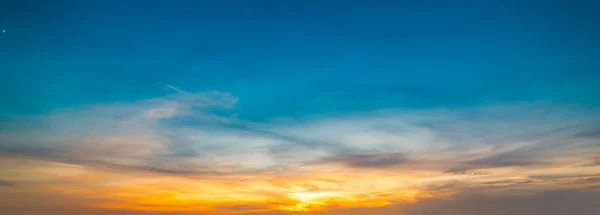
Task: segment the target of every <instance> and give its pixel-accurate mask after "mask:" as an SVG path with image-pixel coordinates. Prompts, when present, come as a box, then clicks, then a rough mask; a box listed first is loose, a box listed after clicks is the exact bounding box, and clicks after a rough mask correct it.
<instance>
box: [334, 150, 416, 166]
mask: <svg viewBox="0 0 600 215" xmlns="http://www.w3.org/2000/svg"><path fill="white" fill-rule="evenodd" d="M322 162H336V163H342V164H344V165H347V166H350V167H357V168H386V167H392V166H396V165H401V164H405V163H408V162H409V159H408V158H406V157H405V155H403V154H400V153H390V154H374V155H341V156H335V157H327V158H323V160H322Z"/></svg>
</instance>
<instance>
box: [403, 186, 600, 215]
mask: <svg viewBox="0 0 600 215" xmlns="http://www.w3.org/2000/svg"><path fill="white" fill-rule="evenodd" d="M597 199H600V193H599V192H582V191H549V192H541V193H537V194H531V195H529V194H528V195H510V194H502V195H485V194H481V193H478V194H464V195H457V196H454V197H452V198H449V199H428V200H422V201H419V202H417V203H415V204H412V205H407V206H405V207H404V209H402V211H403V212H404V213H405V214H407V215H414V214H419V215H434V214H436V215H437V214H440V213H443V214H447V215H500V214H514V215H529V214H546V215H566V214H582V215H592V214H595V213H597V211H600V205H599V204H598V203H597Z"/></svg>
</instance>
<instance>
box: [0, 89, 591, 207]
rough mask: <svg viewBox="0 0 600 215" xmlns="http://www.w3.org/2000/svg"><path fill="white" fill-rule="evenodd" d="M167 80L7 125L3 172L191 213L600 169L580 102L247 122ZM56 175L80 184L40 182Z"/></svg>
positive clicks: (397, 195) (226, 97) (385, 196)
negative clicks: (117, 98)
mask: <svg viewBox="0 0 600 215" xmlns="http://www.w3.org/2000/svg"><path fill="white" fill-rule="evenodd" d="M165 86H166V87H167V88H169V89H171V90H173V91H174V92H173V93H172V94H169V95H166V96H164V97H159V98H151V99H146V100H140V101H136V102H132V103H119V104H97V105H89V106H84V107H79V108H74V109H66V110H57V111H55V112H52V113H49V114H45V115H38V116H23V117H20V118H17V119H15V120H13V121H11V122H9V123H8V124H5V125H4V126H3V127H2V129H1V130H0V137H1V138H2V139H3V141H2V143H0V158H2V159H4V160H7V161H11V162H9V163H11V164H10V165H9V164H2V165H4V166H5V168H9V169H10V170H11V171H12V172H18V173H19V174H17V175H15V174H11V173H10V171H9V172H7V173H2V174H0V177H7V176H10V177H12V178H11V182H12V181H15V183H18V182H19V181H31V180H34V179H35V180H39V181H36V182H35V183H25V184H35V186H40V187H42V188H44V189H50V190H51V189H60V190H61V192H62V193H71V192H72V193H77V192H84V193H83V194H81V195H93V196H97V195H100V196H111V195H113V194H114V193H121V194H123V196H118V197H115V198H118V199H119V202H118V203H110V204H109V203H106V202H105V201H104V200H102V201H100V200H93V201H95V203H97V205H104V206H105V207H109V206H110V208H121V209H122V208H137V209H140V210H142V209H143V210H154V209H156V210H159V209H160V208H162V209H165V208H167V209H169V208H170V209H169V210H171V209H172V210H185V211H188V212H189V211H213V212H214V211H222V210H229V211H254V210H263V209H265V208H267V209H278V210H307V208H312V209H324V208H333V207H354V206H356V207H359V206H373V205H379V206H381V205H386V204H390V202H397V201H401V200H402V201H404V200H406V201H408V200H407V199H409V200H410V199H418V198H421V197H423V198H424V197H427V198H429V197H432V196H445V195H451V194H453V193H458V192H460V191H462V190H465V189H466V188H467V187H471V188H481V189H486V190H493V191H500V190H505V189H525V188H526V189H525V190H546V189H547V188H548V187H549V185H552V186H555V187H562V188H573V187H580V188H581V187H591V186H596V185H597V183H598V181H597V180H596V179H595V177H583V176H580V177H578V178H573V179H569V180H568V181H565V180H566V179H565V180H561V181H557V180H543V179H542V178H539V177H538V178H536V177H529V176H532V175H549V174H550V175H551V174H567V173H569V172H573V171H577V172H579V173H580V175H581V174H592V175H593V173H594V172H596V173H597V172H598V169H597V166H594V165H587V164H589V163H590V161H594V159H597V153H598V152H600V150H599V149H598V147H597V138H596V137H595V136H594V135H588V133H586V132H588V131H593V130H594V129H595V127H594V125H595V124H594V122H596V120H597V119H598V115H597V112H594V111H593V110H588V109H585V108H580V107H569V106H561V105H558V104H554V103H528V104H503V105H490V106H483V107H476V108H462V109H459V108H456V109H438V110H411V109H395V110H380V111H374V112H369V113H355V114H350V115H336V116H313V117H309V118H303V119H293V120H292V119H278V120H272V121H263V122H252V121H248V120H244V118H243V116H242V117H240V118H237V117H236V116H235V111H236V109H235V105H236V103H237V101H238V98H236V97H234V96H233V95H231V94H229V93H220V92H205V93H190V92H186V91H184V90H181V89H179V88H176V87H173V86H170V85H165ZM582 134H585V135H582ZM550 155H551V156H550ZM17 160H18V161H19V162H16V161H17ZM20 161H28V162H24V163H22V162H20ZM31 163H35V165H34V164H31ZM41 164H43V165H47V166H48V167H44V168H47V169H48V170H47V171H46V170H44V171H45V172H43V171H42V170H43V168H40V167H39V166H38V165H41ZM48 171H54V172H59V173H60V174H57V175H52V174H48ZM84 175H93V177H86V176H84ZM138 175H144V177H145V178H147V179H144V180H140V179H139V177H137V176H138ZM13 179H15V180H13ZM374 180H376V181H378V183H377V184H373V183H372V181H374ZM55 181H68V182H69V183H71V184H75V185H76V186H77V187H81V190H77V191H75V190H73V188H72V187H69V186H62V187H61V186H44V183H55ZM115 181H118V182H115ZM456 181H461V182H460V184H457V183H455V182H456ZM525 182H527V183H525ZM569 182H570V183H569ZM107 184H110V186H109V185H107ZM447 184H453V185H452V186H445V185H447ZM90 186H91V187H90ZM94 186H99V187H104V188H103V189H102V190H97V189H95V188H93V187H94ZM40 187H37V188H40ZM58 187H60V188H58ZM202 187H204V191H200V190H199V189H201V188H202ZM206 187H209V188H210V189H209V188H206ZM433 187H437V188H436V189H431V188H433ZM109 188H110V189H109ZM44 189H39V190H44ZM82 190H84V191H82ZM186 190H187V191H186ZM190 190H197V192H192V191H190ZM398 190H402V192H399V191H398ZM40 192H41V191H40ZM48 192H50V191H48ZM157 192H158V193H157ZM161 193H171V194H169V195H162V194H161ZM144 196H158V197H156V198H154V197H153V198H154V199H144V198H143V197H144ZM157 199H162V200H160V201H159V200H157ZM211 199H213V200H214V201H213V200H211ZM240 199H244V201H240ZM217 200H218V201H217ZM156 201H158V202H156ZM197 201H201V202H205V203H206V204H207V205H209V206H206V207H204V206H203V207H200V206H197V205H195V202H197ZM173 202H177V203H178V204H180V205H186V207H183V208H181V207H178V208H174V207H175V206H173ZM171 207H173V208H171ZM153 208H154V209H153ZM157 208H158V209H157ZM137 209H136V210H137Z"/></svg>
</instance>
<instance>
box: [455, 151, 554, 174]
mask: <svg viewBox="0 0 600 215" xmlns="http://www.w3.org/2000/svg"><path fill="white" fill-rule="evenodd" d="M519 154H521V153H519V152H515V153H512V152H511V153H502V154H497V155H493V156H489V157H484V158H479V159H474V160H470V161H466V162H460V163H459V164H457V165H456V167H453V168H451V169H448V170H446V171H445V172H446V173H455V174H459V173H469V172H475V171H476V170H477V169H487V168H497V167H526V166H535V165H542V164H545V162H542V161H539V160H534V159H535V158H536V157H534V156H533V155H531V156H530V157H527V156H526V155H519Z"/></svg>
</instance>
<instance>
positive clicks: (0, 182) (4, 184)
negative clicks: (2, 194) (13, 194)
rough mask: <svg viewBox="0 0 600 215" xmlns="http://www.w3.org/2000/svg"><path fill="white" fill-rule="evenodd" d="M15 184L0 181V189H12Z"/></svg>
mask: <svg viewBox="0 0 600 215" xmlns="http://www.w3.org/2000/svg"><path fill="white" fill-rule="evenodd" d="M16 185H17V184H16V183H14V182H10V181H5V180H0V187H14V186H16Z"/></svg>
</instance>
